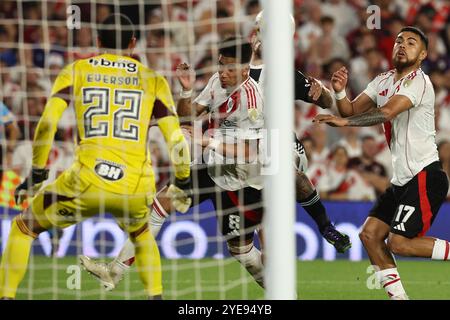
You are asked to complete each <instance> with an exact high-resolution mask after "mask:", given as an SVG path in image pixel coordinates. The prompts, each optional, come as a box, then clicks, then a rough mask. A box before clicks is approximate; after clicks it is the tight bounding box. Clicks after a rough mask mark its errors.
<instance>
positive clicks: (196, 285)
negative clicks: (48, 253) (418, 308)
mask: <svg viewBox="0 0 450 320" xmlns="http://www.w3.org/2000/svg"><path fill="white" fill-rule="evenodd" d="M162 263H163V270H164V271H163V285H164V294H163V296H164V299H177V300H183V299H203V300H205V299H256V300H259V299H263V297H264V292H263V290H262V289H261V288H259V287H258V285H256V284H255V283H254V282H253V281H252V278H251V277H250V276H249V275H248V274H247V272H246V271H245V270H244V269H243V268H242V267H241V266H240V265H239V264H238V263H237V262H236V261H234V260H233V259H225V260H214V259H202V260H163V261H162ZM71 265H74V266H72V267H70V266H71ZM77 265H78V264H77V259H76V258H75V257H69V258H63V259H54V258H47V257H41V256H35V257H31V259H30V266H32V267H33V268H29V270H28V272H27V274H26V277H25V279H24V281H23V282H22V283H21V286H20V288H19V291H18V295H17V298H18V299H40V300H45V299H59V300H62V299H89V300H97V299H145V295H144V293H143V290H142V285H141V282H140V280H139V276H138V274H137V273H136V269H135V268H131V272H130V273H128V274H127V276H126V277H125V278H124V279H123V280H122V282H121V283H120V284H119V285H118V287H117V288H116V289H115V290H114V291H111V292H106V291H105V290H103V289H102V288H101V287H100V285H99V283H98V282H97V281H96V280H95V279H94V278H93V277H92V276H91V275H89V274H88V273H87V272H86V271H84V270H82V269H81V272H78V271H79V269H78V267H77ZM368 266H369V262H368V261H361V262H349V261H344V260H341V261H334V262H327V261H299V262H298V263H297V275H298V279H297V292H298V297H299V299H308V300H311V299H319V300H330V299H332V300H341V299H344V300H361V299H363V300H366V299H387V298H386V294H385V293H384V290H382V289H378V290H377V289H372V290H369V289H368V288H367V282H369V284H373V283H374V281H371V280H373V278H369V277H370V276H371V274H369V273H367V267H368ZM449 267H450V266H449V265H448V264H447V263H445V262H433V261H420V260H419V261H417V260H416V261H413V260H408V261H405V260H402V261H399V271H400V275H401V277H402V281H403V285H404V287H405V289H406V291H407V293H408V295H409V296H410V297H411V298H412V299H430V300H435V299H450V280H449V278H448V270H449ZM77 275H79V276H80V277H77ZM372 277H373V276H372ZM368 278H369V280H368ZM77 280H81V281H79V282H77ZM78 283H79V288H78V286H77V284H78ZM68 287H69V288H68Z"/></svg>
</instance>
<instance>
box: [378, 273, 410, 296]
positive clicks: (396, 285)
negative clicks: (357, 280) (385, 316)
mask: <svg viewBox="0 0 450 320" xmlns="http://www.w3.org/2000/svg"><path fill="white" fill-rule="evenodd" d="M376 275H377V279H378V280H379V281H380V283H381V285H382V286H383V288H384V290H385V291H386V293H387V294H388V296H389V298H390V299H391V300H408V299H409V298H408V296H407V295H406V292H405V289H404V288H403V285H402V281H401V280H400V275H399V274H398V271H397V268H390V269H384V270H380V271H377V272H376Z"/></svg>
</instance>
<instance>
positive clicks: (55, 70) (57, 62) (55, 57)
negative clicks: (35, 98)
mask: <svg viewBox="0 0 450 320" xmlns="http://www.w3.org/2000/svg"><path fill="white" fill-rule="evenodd" d="M63 68H64V58H63V57H62V56H61V55H60V54H58V53H51V54H50V56H49V58H48V69H49V77H50V82H51V83H52V85H53V83H54V82H55V80H56V77H57V76H58V74H59V73H60V72H61V70H62V69H63Z"/></svg>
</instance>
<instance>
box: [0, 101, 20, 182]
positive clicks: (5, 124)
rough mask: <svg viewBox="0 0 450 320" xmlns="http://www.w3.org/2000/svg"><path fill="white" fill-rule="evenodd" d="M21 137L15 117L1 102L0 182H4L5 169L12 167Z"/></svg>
mask: <svg viewBox="0 0 450 320" xmlns="http://www.w3.org/2000/svg"><path fill="white" fill-rule="evenodd" d="M19 135H20V133H19V129H18V127H17V124H16V120H15V117H14V115H13V114H12V113H11V111H9V109H8V108H7V107H6V106H5V104H4V103H3V102H1V101H0V141H1V145H0V182H1V181H3V172H4V171H6V170H5V169H6V168H9V167H10V166H11V163H12V154H13V151H14V149H15V146H16V143H17V139H18V138H19ZM0 188H1V186H0Z"/></svg>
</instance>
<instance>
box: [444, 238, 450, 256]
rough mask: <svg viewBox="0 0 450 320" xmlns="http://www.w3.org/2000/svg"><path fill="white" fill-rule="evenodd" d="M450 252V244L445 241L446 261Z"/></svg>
mask: <svg viewBox="0 0 450 320" xmlns="http://www.w3.org/2000/svg"><path fill="white" fill-rule="evenodd" d="M449 250H450V246H449V244H448V241H445V254H444V260H447V258H448V252H449Z"/></svg>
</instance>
